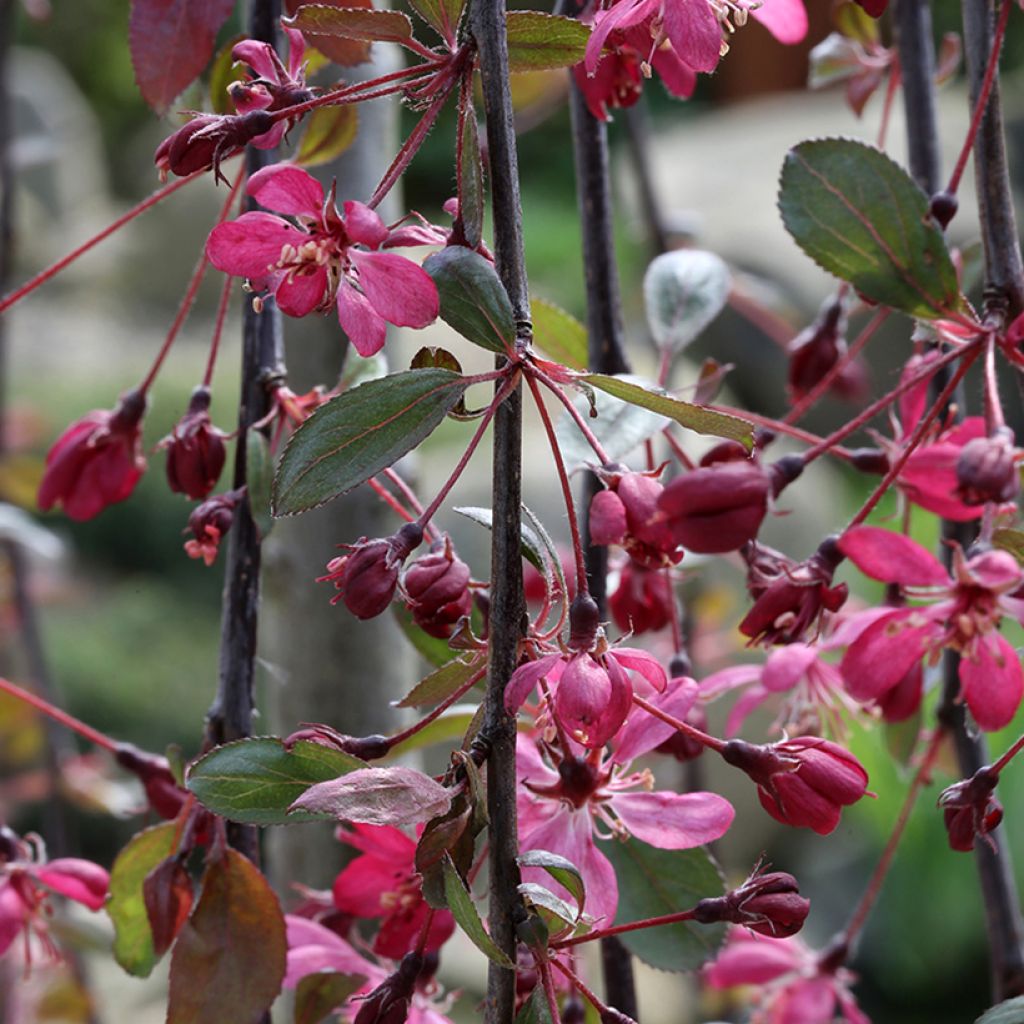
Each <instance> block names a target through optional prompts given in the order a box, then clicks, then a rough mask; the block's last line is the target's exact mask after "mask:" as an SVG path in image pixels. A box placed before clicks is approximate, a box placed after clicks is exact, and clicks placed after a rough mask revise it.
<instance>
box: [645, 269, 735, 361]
mask: <svg viewBox="0 0 1024 1024" xmlns="http://www.w3.org/2000/svg"><path fill="white" fill-rule="evenodd" d="M731 287H732V277H731V275H730V273H729V268H728V267H727V266H726V265H725V262H724V261H723V260H722V259H721V258H720V257H718V256H716V255H715V254H714V253H712V252H702V251H701V250H700V249H676V250H675V251H674V252H666V253H663V254H662V255H661V256H659V257H658V258H657V259H656V260H654V262H653V263H651V265H650V266H649V267H648V268H647V273H646V274H644V305H645V307H646V309H647V323H648V325H649V326H650V329H651V334H652V336H653V337H654V342H655V344H656V345H657V346H658V347H659V348H661V349H664V350H665V351H667V352H681V351H682V350H683V349H684V348H686V346H687V345H689V344H690V342H691V341H693V340H694V339H695V338H696V337H697V336H698V335H699V334H700V332H701V331H703V330H704V328H705V327H707V325H708V324H709V323H711V321H712V320H714V319H715V317H716V316H718V314H719V313H721V312H722V310H723V309H724V308H725V304H726V302H727V301H728V298H729V289H730V288H731Z"/></svg>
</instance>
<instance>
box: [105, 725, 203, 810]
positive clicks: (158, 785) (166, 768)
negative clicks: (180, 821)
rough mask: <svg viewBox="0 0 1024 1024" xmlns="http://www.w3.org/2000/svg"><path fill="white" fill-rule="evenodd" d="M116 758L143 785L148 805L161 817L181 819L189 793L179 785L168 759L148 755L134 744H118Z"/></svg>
mask: <svg viewBox="0 0 1024 1024" xmlns="http://www.w3.org/2000/svg"><path fill="white" fill-rule="evenodd" d="M114 759H115V760H116V761H117V763H118V764H119V765H120V766H121V767H122V768H124V769H125V771H129V772H131V773H132V775H134V776H135V777H136V778H137V779H138V780H139V782H141V783H142V787H143V789H144V790H145V791H146V799H147V800H148V801H149V806H150V807H152V808H153V810H154V811H156V813H157V814H159V815H160V817H161V818H165V819H166V820H168V821H173V820H174V819H175V818H176V817H177V816H178V813H179V812H180V811H181V808H182V807H183V806H184V804H185V801H186V800H187V799H188V793H187V792H186V791H185V790H184V789H182V788H181V786H179V785H178V781H177V779H175V777H174V775H173V774H172V773H171V766H170V765H169V764H168V762H167V758H166V757H160V756H158V755H157V754H149V753H147V752H146V751H144V750H140V749H139V748H138V747H136V746H133V745H132V744H131V743H119V744H118V745H117V749H116V750H115V751H114Z"/></svg>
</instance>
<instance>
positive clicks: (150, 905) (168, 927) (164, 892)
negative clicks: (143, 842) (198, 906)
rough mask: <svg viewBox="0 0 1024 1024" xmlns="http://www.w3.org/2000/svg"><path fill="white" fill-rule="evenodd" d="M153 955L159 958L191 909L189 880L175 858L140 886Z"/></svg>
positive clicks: (162, 865)
mask: <svg viewBox="0 0 1024 1024" xmlns="http://www.w3.org/2000/svg"><path fill="white" fill-rule="evenodd" d="M142 896H143V899H144V900H145V902H146V916H147V917H148V918H149V927H150V930H151V931H152V932H153V952H154V953H156V955H157V956H163V955H164V953H166V952H167V950H168V949H170V948H171V943H172V942H174V940H175V939H176V938H177V937H178V932H180V931H181V929H182V926H183V925H184V924H185V921H186V920H187V919H188V915H189V913H190V912H191V910H192V879H191V878H189V876H188V872H187V871H186V870H185V866H184V865H183V864H182V863H181V859H180V858H179V857H177V856H174V857H167V858H165V859H164V860H162V861H161V862H160V863H159V864H157V866H156V867H155V868H153V870H152V871H150V873H149V874H148V875H146V880H145V881H144V882H143V883H142Z"/></svg>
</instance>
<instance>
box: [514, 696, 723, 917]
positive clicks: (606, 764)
mask: <svg viewBox="0 0 1024 1024" xmlns="http://www.w3.org/2000/svg"><path fill="white" fill-rule="evenodd" d="M644 717H645V718H649V716H646V715H645V716H644ZM658 735H659V734H658V733H657V732H652V733H650V734H649V735H648V740H649V741H653V742H652V744H651V746H646V744H643V743H641V744H635V745H634V749H633V753H634V754H635V755H639V754H641V753H645V752H646V751H648V750H651V749H653V747H654V746H656V745H657V743H658V742H660V738H656V737H658ZM542 751H543V752H544V753H546V754H547V755H548V758H549V760H545V758H544V756H543V753H542ZM619 756H620V755H618V754H616V753H615V752H614V751H613V752H612V754H611V755H609V756H605V755H603V754H602V753H601V752H600V751H599V750H593V751H591V752H590V753H589V754H587V755H586V756H585V757H578V756H575V755H574V754H568V755H564V754H562V753H561V752H557V751H555V750H554V749H553V748H551V747H548V746H547V745H544V746H543V747H542V746H540V745H539V744H538V742H537V741H536V740H534V739H532V738H530V737H529V736H527V735H525V734H523V733H520V734H519V737H518V739H517V743H516V772H517V775H518V779H519V797H518V801H517V805H518V810H519V846H520V849H522V850H547V851H549V852H550V853H557V854H560V855H561V856H563V857H565V858H567V859H568V860H570V861H572V863H573V864H575V865H576V867H577V868H579V870H580V874H581V875H582V876H583V880H584V882H585V884H586V888H587V897H586V905H585V907H584V910H585V912H586V913H587V914H589V915H591V916H592V917H593V918H595V919H597V920H602V921H604V923H605V924H610V923H611V922H612V920H614V918H615V911H616V909H617V907H618V902H619V890H618V883H617V882H616V880H615V872H614V870H613V869H612V866H611V863H610V862H609V861H608V859H607V858H606V857H605V855H604V854H603V853H602V852H601V850H600V848H599V846H598V844H597V843H596V842H595V836H596V837H597V838H599V839H607V838H609V837H612V836H614V837H617V838H618V839H620V840H623V839H626V840H628V837H629V836H631V835H632V836H634V837H636V838H637V839H639V840H640V841H641V842H645V843H649V844H650V845H651V846H656V847H658V848H659V849H662V850H687V849H690V848H691V847H694V846H700V845H702V844H703V843H709V842H712V841H713V840H715V839H718V838H719V837H720V836H722V835H724V834H725V832H726V830H727V829H728V828H729V825H730V824H731V823H732V819H733V813H734V812H733V809H732V806H731V804H730V803H729V802H728V801H727V800H726V799H724V798H723V797H720V796H718V795H716V794H715V793H671V792H662V791H652V790H653V787H654V779H653V777H652V775H651V773H650V771H643V772H633V771H630V768H629V765H628V764H625V763H622V762H620V760H619ZM602 829H606V830H607V831H604V832H603V834H602V831H601V830H602ZM524 877H526V878H527V879H529V880H533V881H538V882H541V883H542V884H544V885H550V884H551V882H550V879H549V878H548V877H547V876H546V875H544V874H543V872H540V869H532V868H531V869H527V870H526V871H525V872H524Z"/></svg>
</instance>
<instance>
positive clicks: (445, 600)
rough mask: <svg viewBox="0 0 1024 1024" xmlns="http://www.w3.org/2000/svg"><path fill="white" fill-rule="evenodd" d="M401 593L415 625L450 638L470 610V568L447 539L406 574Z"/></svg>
mask: <svg viewBox="0 0 1024 1024" xmlns="http://www.w3.org/2000/svg"><path fill="white" fill-rule="evenodd" d="M402 590H403V591H404V593H405V596H406V600H407V601H408V607H409V609H410V610H411V611H412V617H413V619H414V620H415V622H416V624H417V625H418V626H419V627H420V628H421V629H422V630H423V631H424V632H426V633H429V634H430V635H431V636H436V637H440V638H441V639H446V638H447V637H450V636H451V635H452V630H453V629H454V627H455V624H456V623H457V622H458V621H459V619H461V618H462V617H463V616H466V615H468V614H469V613H470V611H471V609H472V607H473V593H472V591H471V590H470V589H469V566H468V565H466V563H465V562H463V561H462V559H461V558H459V557H458V555H456V554H455V551H454V549H453V548H452V542H451V539H450V538H449V537H445V538H444V540H442V541H438V542H436V543H435V544H433V545H431V548H430V551H429V552H427V554H425V555H422V556H421V557H420V558H417V559H416V561H415V562H413V563H412V564H411V565H410V566H409V568H408V569H406V570H405V575H404V576H403V577H402Z"/></svg>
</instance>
